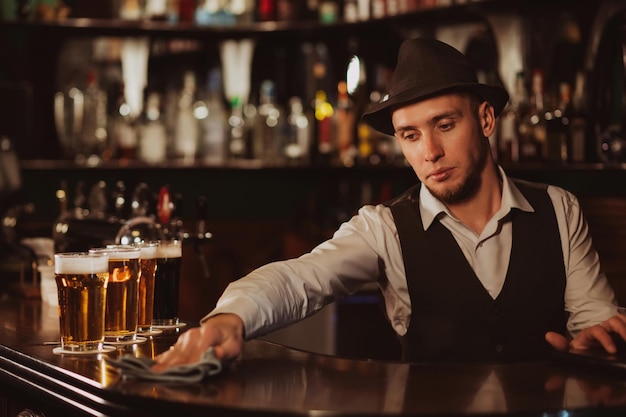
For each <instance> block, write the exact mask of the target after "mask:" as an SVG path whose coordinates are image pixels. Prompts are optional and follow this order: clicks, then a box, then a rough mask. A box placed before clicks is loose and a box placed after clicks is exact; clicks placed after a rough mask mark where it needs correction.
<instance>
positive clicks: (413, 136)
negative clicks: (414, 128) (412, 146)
mask: <svg viewBox="0 0 626 417" xmlns="http://www.w3.org/2000/svg"><path fill="white" fill-rule="evenodd" d="M402 139H403V140H408V141H413V140H417V134H416V133H415V132H405V133H404V134H403V135H402Z"/></svg>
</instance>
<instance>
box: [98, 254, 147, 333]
mask: <svg viewBox="0 0 626 417" xmlns="http://www.w3.org/2000/svg"><path fill="white" fill-rule="evenodd" d="M89 252H90V253H107V254H108V255H109V284H108V286H107V295H106V305H105V309H104V339H105V341H106V342H107V343H116V342H118V343H123V342H128V341H133V340H136V339H137V315H138V313H139V280H140V277H141V273H140V270H141V269H140V265H139V259H140V254H141V250H140V249H139V248H138V247H136V246H130V245H111V246H109V247H106V248H96V249H91V250H90V251H89Z"/></svg>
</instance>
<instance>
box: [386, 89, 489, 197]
mask: <svg viewBox="0 0 626 417" xmlns="http://www.w3.org/2000/svg"><path fill="white" fill-rule="evenodd" d="M486 111H487V112H488V111H490V107H489V105H488V104H487V103H482V104H478V103H477V102H476V101H473V100H472V99H471V97H470V96H468V95H464V94H447V95H442V96H438V97H434V98H430V99H427V100H423V101H420V102H417V103H413V104H409V105H407V106H405V107H401V108H399V109H396V110H394V111H393V114H392V122H393V126H394V128H395V131H396V133H395V136H396V138H397V140H398V142H399V143H400V147H401V148H402V153H403V154H404V156H405V157H406V159H407V161H408V162H409V163H410V164H411V166H412V167H413V170H414V171H415V173H416V174H417V177H418V178H419V179H420V181H421V182H422V184H424V186H426V187H427V188H428V189H429V190H430V192H431V193H432V194H433V195H434V196H435V197H437V198H438V199H439V200H441V201H442V202H444V203H446V204H456V203H462V202H464V201H467V200H468V199H470V198H471V197H473V196H474V195H475V194H476V191H477V190H478V188H479V187H480V181H481V180H480V178H481V173H482V171H483V168H484V167H485V163H486V161H487V158H488V155H489V152H490V148H489V142H488V140H487V136H488V134H490V133H491V132H490V131H486V130H485V129H484V128H483V127H481V123H480V121H481V120H482V119H481V118H482V117H484V114H485V112H486ZM491 116H493V113H491Z"/></svg>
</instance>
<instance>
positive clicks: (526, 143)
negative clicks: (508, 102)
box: [518, 70, 546, 162]
mask: <svg viewBox="0 0 626 417" xmlns="http://www.w3.org/2000/svg"><path fill="white" fill-rule="evenodd" d="M531 85H532V94H531V95H530V98H529V103H528V109H527V111H526V112H523V113H522V118H521V121H520V125H519V129H518V131H519V160H520V162H538V161H540V160H541V159H542V157H543V149H544V145H545V142H546V131H545V119H544V108H543V74H542V73H541V71H539V70H536V71H534V72H533V75H532V84H531Z"/></svg>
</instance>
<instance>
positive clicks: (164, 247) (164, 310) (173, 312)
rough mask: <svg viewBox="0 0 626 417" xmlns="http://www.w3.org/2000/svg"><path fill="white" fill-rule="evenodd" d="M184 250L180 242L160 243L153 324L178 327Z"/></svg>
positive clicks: (155, 279) (158, 247)
mask: <svg viewBox="0 0 626 417" xmlns="http://www.w3.org/2000/svg"><path fill="white" fill-rule="evenodd" d="M182 259H183V249H182V244H181V242H180V241H178V240H176V241H169V242H163V241H162V242H159V245H158V246H157V269H156V274H155V275H154V314H153V317H152V324H153V325H159V326H169V325H176V324H178V322H179V318H178V287H179V284H180V266H181V263H182Z"/></svg>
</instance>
